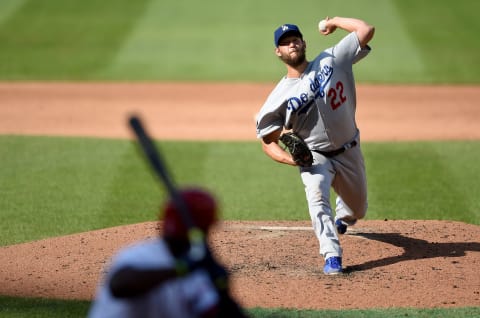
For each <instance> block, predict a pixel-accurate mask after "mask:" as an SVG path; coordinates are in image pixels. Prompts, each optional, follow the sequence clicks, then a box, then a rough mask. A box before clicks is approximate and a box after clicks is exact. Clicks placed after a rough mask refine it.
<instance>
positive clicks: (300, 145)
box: [279, 132, 313, 167]
mask: <svg viewBox="0 0 480 318" xmlns="http://www.w3.org/2000/svg"><path fill="white" fill-rule="evenodd" d="M279 140H280V141H281V142H282V143H283V144H284V145H285V146H286V147H287V148H288V151H289V152H290V154H291V155H292V158H293V160H294V161H295V162H296V164H297V165H299V166H302V167H310V166H311V165H312V163H313V155H312V152H311V151H310V149H309V148H308V146H307V143H306V142H305V141H304V140H303V139H302V138H300V137H299V136H297V135H296V134H295V133H293V132H287V133H284V134H282V135H281V136H280V138H279Z"/></svg>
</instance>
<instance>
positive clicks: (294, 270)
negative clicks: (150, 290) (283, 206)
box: [0, 221, 480, 309]
mask: <svg viewBox="0 0 480 318" xmlns="http://www.w3.org/2000/svg"><path fill="white" fill-rule="evenodd" d="M159 226H161V224H157V223H155V222H151V223H141V224H135V225H130V226H123V227H115V228H110V229H104V230H99V231H93V232H88V233H80V234H75V235H69V236H63V237H57V238H51V239H47V240H40V241H35V242H30V243H25V244H18V245H13V246H7V247H2V248H0V255H1V259H0V263H1V264H2V266H1V267H0V281H1V282H2V284H0V294H3V295H15V296H32V297H39V296H40V297H47V298H48V297H53V298H65V299H91V298H92V297H93V295H94V292H95V288H96V285H97V282H98V280H99V278H100V275H101V273H102V272H103V271H104V269H105V268H106V266H107V265H108V262H109V259H110V257H111V256H112V255H113V254H114V253H115V252H116V251H117V250H118V249H119V248H121V247H123V246H125V245H127V244H130V243H133V242H135V241H138V240H142V239H145V238H148V237H153V236H155V235H157V234H156V233H158V229H157V228H158V227H159ZM479 239H480V227H479V226H475V225H468V224H464V223H460V222H441V221H363V222H359V223H358V224H357V225H356V226H355V227H352V228H351V229H350V230H349V232H348V233H347V234H346V235H344V236H342V237H341V240H342V244H343V247H344V265H345V266H346V273H345V274H343V275H339V276H325V275H323V273H322V266H323V261H322V259H321V258H320V256H319V255H318V243H317V240H316V238H315V237H314V234H313V230H312V229H311V227H310V223H309V222H224V223H223V224H220V225H219V226H218V227H217V228H216V229H215V230H214V232H213V236H212V246H213V249H214V251H215V253H216V254H217V255H218V257H219V259H220V260H221V261H222V262H223V263H224V264H225V265H226V266H227V267H228V268H229V269H230V271H231V273H232V283H233V284H232V288H233V293H234V295H235V296H236V298H237V299H238V300H239V301H240V302H241V303H242V304H243V305H244V306H246V307H256V306H259V307H285V308H308V309H320V308H332V309H339V308H374V307H377V308H378V307H421V308H429V307H452V306H478V305H479V304H480V276H479V275H478V267H479V264H480V242H479Z"/></svg>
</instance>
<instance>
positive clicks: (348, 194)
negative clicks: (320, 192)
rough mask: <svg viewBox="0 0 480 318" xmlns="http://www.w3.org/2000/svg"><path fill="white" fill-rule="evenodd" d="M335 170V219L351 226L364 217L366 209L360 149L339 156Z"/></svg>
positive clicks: (365, 185) (353, 149)
mask: <svg viewBox="0 0 480 318" xmlns="http://www.w3.org/2000/svg"><path fill="white" fill-rule="evenodd" d="M335 168H336V170H337V174H336V176H335V180H334V182H333V188H334V190H335V192H336V193H337V194H338V196H337V200H336V209H335V212H336V217H335V219H336V220H337V219H341V220H342V221H344V222H345V223H346V224H347V225H353V224H355V222H356V221H357V220H358V219H361V218H363V217H364V216H365V214H366V212H367V207H368V201H367V178H366V172H365V164H364V161H363V155H362V153H361V150H360V148H358V147H355V148H352V149H349V150H348V151H346V152H345V154H342V155H341V156H339V158H338V161H336V162H335Z"/></svg>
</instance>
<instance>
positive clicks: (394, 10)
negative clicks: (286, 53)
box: [0, 0, 480, 83]
mask: <svg viewBox="0 0 480 318" xmlns="http://www.w3.org/2000/svg"><path fill="white" fill-rule="evenodd" d="M295 8H297V10H292V9H293V8H292V4H291V2H289V1H286V0H277V1H272V0H266V1H260V2H258V1H254V0H245V1H237V2H232V1H219V0H212V1H186V0H137V1H128V0H104V1H94V0H84V1H78V0H62V1H60V0H49V1H35V0H2V1H1V2H0V43H2V49H1V50H0V60H1V61H2V63H0V80H68V81H71V80H115V81H118V80H146V81H149V80H155V81H156V80H162V81H171V80H178V81H182V80H201V81H207V80H208V81H225V80H228V81H273V80H276V79H277V78H279V77H280V76H281V72H283V66H282V65H281V63H280V62H279V61H278V60H277V58H276V57H275V56H274V54H273V30H274V29H275V28H276V27H277V26H278V25H280V24H283V23H296V24H298V25H299V26H300V27H301V29H302V32H303V33H304V36H305V40H306V41H307V44H308V52H309V56H310V57H313V55H314V54H315V53H316V52H319V51H320V50H321V49H323V48H325V47H326V46H329V45H331V44H333V43H335V42H336V41H337V40H338V39H339V38H340V37H341V36H343V35H344V32H342V31H340V32H337V33H335V34H333V35H332V36H330V37H322V36H320V35H319V34H318V31H317V23H318V21H319V20H320V19H321V18H323V17H325V16H327V15H328V16H335V15H341V16H355V17H359V18H362V19H365V20H366V21H368V22H369V23H371V24H373V25H375V26H376V35H375V38H374V39H373V41H372V42H371V46H372V47H373V48H374V51H373V52H372V54H371V55H370V57H369V58H368V59H366V60H365V61H362V63H360V64H359V65H357V66H356V75H357V80H358V81H361V82H372V83H405V82H406V83H479V82H480V64H479V63H477V59H478V56H479V55H480V42H479V41H476V40H475V39H476V38H477V33H478V30H479V29H480V21H479V20H478V18H477V12H478V11H479V9H480V2H478V1H471V0H458V1H456V2H455V5H452V3H451V2H450V1H446V0H435V1H434V0H424V1H414V0H396V1H394V0H344V1H341V2H322V3H318V1H314V0H303V1H301V2H300V3H298V4H296V5H295ZM433 13H434V14H433Z"/></svg>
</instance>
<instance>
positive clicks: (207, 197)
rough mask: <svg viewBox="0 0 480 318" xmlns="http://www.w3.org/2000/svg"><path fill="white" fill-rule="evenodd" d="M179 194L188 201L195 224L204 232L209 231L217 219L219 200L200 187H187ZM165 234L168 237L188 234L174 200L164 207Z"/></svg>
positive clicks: (187, 204)
mask: <svg viewBox="0 0 480 318" xmlns="http://www.w3.org/2000/svg"><path fill="white" fill-rule="evenodd" d="M179 194H180V197H181V198H182V199H183V200H184V202H185V203H186V206H187V208H188V210H189V212H190V216H191V218H192V221H193V223H194V225H195V226H197V227H198V228H199V229H201V230H202V231H203V232H205V233H206V232H208V229H209V228H210V226H211V225H212V224H214V223H215V222H216V221H217V202H216V200H215V199H214V198H213V196H212V195H211V194H210V193H208V192H206V191H205V190H202V189H199V188H185V189H182V190H180V191H179ZM163 234H164V235H165V236H168V237H186V236H187V228H186V226H185V224H183V221H182V217H181V216H180V213H179V212H178V207H177V206H176V205H175V204H174V203H173V201H172V200H169V201H168V202H167V203H166V205H165V207H164V216H163Z"/></svg>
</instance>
